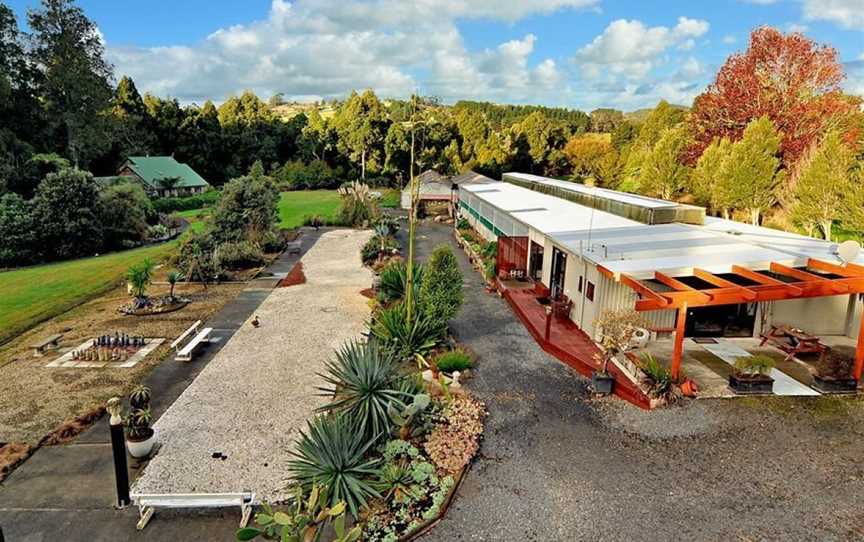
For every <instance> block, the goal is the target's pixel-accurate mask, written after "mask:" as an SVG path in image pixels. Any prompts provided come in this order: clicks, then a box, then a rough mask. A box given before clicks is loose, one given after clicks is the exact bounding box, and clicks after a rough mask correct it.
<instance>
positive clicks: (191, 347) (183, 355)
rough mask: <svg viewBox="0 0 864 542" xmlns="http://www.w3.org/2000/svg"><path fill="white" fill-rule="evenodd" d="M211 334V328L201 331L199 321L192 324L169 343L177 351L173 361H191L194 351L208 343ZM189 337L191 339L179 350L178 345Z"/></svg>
mask: <svg viewBox="0 0 864 542" xmlns="http://www.w3.org/2000/svg"><path fill="white" fill-rule="evenodd" d="M212 332H213V328H212V327H205V328H204V329H201V320H198V321H197V322H195V323H194V324H192V325H191V326H190V327H189V329H187V330H186V331H184V332H183V334H182V335H180V336H179V337H177V338H176V339H175V340H174V342H173V343H171V348H174V349H176V350H177V356H176V357H175V358H174V359H176V360H177V361H191V360H192V355H193V354H194V353H195V350H196V349H197V348H198V347H199V346H201V344H202V343H206V342H210V333H212ZM193 334H194V335H193ZM190 336H192V339H190V340H189V342H187V343H186V344H185V345H184V346H183V347H182V348H181V346H180V345H181V344H182V343H183V341H184V340H185V339H186V338H187V337H190Z"/></svg>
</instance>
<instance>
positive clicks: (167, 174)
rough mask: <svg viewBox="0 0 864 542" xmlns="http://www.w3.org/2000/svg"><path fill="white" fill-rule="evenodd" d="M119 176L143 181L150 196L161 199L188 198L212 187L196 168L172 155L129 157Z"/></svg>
mask: <svg viewBox="0 0 864 542" xmlns="http://www.w3.org/2000/svg"><path fill="white" fill-rule="evenodd" d="M118 176H119V177H127V178H131V179H132V180H134V181H136V182H140V183H141V184H142V185H143V187H144V190H145V191H146V192H147V193H148V194H150V195H153V196H158V197H169V196H189V195H192V194H199V193H201V192H204V191H206V190H207V189H209V188H210V183H208V182H207V181H205V180H204V178H203V177H201V176H200V175H198V173H196V172H195V170H194V169H192V168H191V167H189V166H188V165H186V164H183V163H181V162H178V161H177V160H175V159H174V157H173V156H130V157H129V158H128V159H127V160H126V162H125V163H124V164H123V166H122V167H121V168H120V171H119V172H118Z"/></svg>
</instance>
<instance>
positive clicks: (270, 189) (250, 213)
mask: <svg viewBox="0 0 864 542" xmlns="http://www.w3.org/2000/svg"><path fill="white" fill-rule="evenodd" d="M278 203H279V191H278V190H277V189H276V185H275V184H274V183H273V180H272V179H271V178H270V177H267V176H265V175H264V174H263V172H262V168H261V167H260V163H257V162H256V165H255V166H253V167H252V171H251V172H250V174H249V175H247V176H245V177H240V178H237V179H232V180H231V181H229V182H228V184H226V185H225V187H224V188H223V189H222V197H221V198H219V204H218V205H217V206H216V208H215V209H214V211H213V217H212V223H213V229H212V233H213V235H214V237H215V238H216V240H217V241H219V242H225V241H244V240H246V241H251V242H253V243H256V244H260V242H261V240H262V239H263V237H264V235H265V234H266V233H267V232H269V231H271V230H272V229H273V227H274V226H275V225H276V223H277V220H278V216H279V212H278V209H277V205H278Z"/></svg>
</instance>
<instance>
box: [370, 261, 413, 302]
mask: <svg viewBox="0 0 864 542" xmlns="http://www.w3.org/2000/svg"><path fill="white" fill-rule="evenodd" d="M378 278H379V279H380V281H379V284H378V301H380V302H382V303H392V302H394V301H399V300H401V299H402V298H404V297H405V285H406V284H407V282H408V270H407V269H406V268H405V262H402V261H398V262H391V263H390V264H388V265H387V267H385V268H384V269H382V270H381V274H380V275H379V276H378ZM422 284H423V266H420V265H415V266H414V298H415V299H417V298H418V297H419V295H420V289H421V285H422Z"/></svg>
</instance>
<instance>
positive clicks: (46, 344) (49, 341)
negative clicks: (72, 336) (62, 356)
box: [30, 333, 63, 358]
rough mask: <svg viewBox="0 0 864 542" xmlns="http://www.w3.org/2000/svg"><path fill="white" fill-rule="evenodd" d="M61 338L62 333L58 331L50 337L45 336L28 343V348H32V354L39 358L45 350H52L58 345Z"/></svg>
mask: <svg viewBox="0 0 864 542" xmlns="http://www.w3.org/2000/svg"><path fill="white" fill-rule="evenodd" d="M62 338H63V334H62V333H58V334H56V335H51V336H50V337H45V338H44V339H41V340H39V341H37V342H35V343H33V344H31V345H30V348H32V349H33V356H34V357H37V358H41V357H42V356H44V355H45V352H47V351H48V350H54V349H56V348H58V347H59V346H60V339H62Z"/></svg>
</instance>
